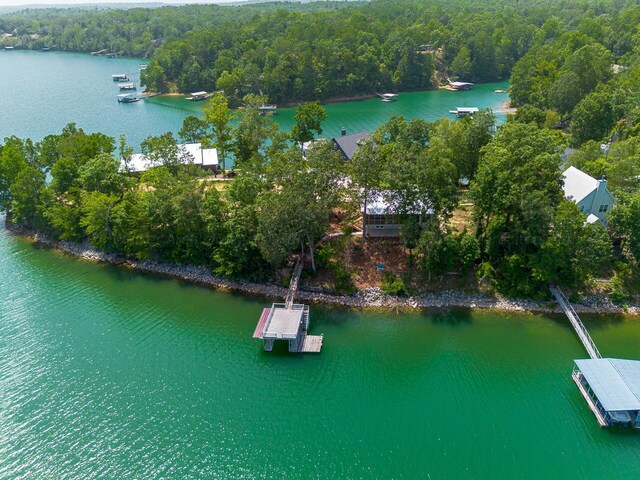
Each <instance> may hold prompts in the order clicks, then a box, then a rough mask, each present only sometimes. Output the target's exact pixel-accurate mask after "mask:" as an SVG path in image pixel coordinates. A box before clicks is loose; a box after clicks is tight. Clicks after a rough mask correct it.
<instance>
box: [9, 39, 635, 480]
mask: <svg viewBox="0 0 640 480" xmlns="http://www.w3.org/2000/svg"><path fill="white" fill-rule="evenodd" d="M139 63H140V61H139V60H137V59H126V58H120V59H106V58H96V57H90V56H88V55H81V54H66V53H56V52H52V53H40V52H21V51H14V52H3V51H0V72H2V74H1V75H0V111H1V112H2V116H1V117H0V138H2V137H5V136H8V135H13V134H15V135H18V136H21V137H31V138H33V139H35V140H38V139H40V138H42V137H43V136H44V135H46V134H48V133H51V132H58V131H60V129H61V128H62V127H63V126H64V125H65V124H67V123H69V122H76V123H77V124H78V125H79V126H81V127H82V128H84V129H86V130H87V131H102V132H105V133H107V134H109V135H114V136H116V135H118V134H120V133H125V134H126V135H127V136H128V139H129V142H130V143H131V144H133V145H136V146H137V144H138V143H139V142H140V141H141V140H142V139H144V138H145V137H146V136H148V135H152V134H159V133H162V132H165V131H169V130H171V131H174V132H175V131H177V130H178V129H179V127H180V124H181V122H182V119H183V118H184V117H185V116H187V115H189V114H198V113H199V112H200V111H201V108H202V106H203V104H202V103H192V102H187V101H185V100H183V99H180V98H156V99H153V100H151V101H147V102H139V103H137V104H132V105H121V104H118V103H117V102H116V98H115V96H116V94H117V93H118V92H117V89H116V86H115V85H114V83H113V82H112V81H111V74H113V73H129V74H130V76H131V78H132V80H137V70H138V64H139ZM506 85H507V84H506V83H499V84H492V85H478V86H477V87H476V89H475V90H473V91H471V92H464V93H455V92H448V91H430V92H419V93H403V94H401V95H400V97H399V100H398V101H397V102H395V103H391V104H385V103H382V102H380V101H379V100H377V99H373V100H366V101H360V102H348V103H342V104H331V105H327V106H326V108H327V111H328V114H329V117H328V119H327V121H326V122H325V124H324V130H325V131H324V134H323V135H326V136H327V137H331V136H335V135H338V134H339V132H340V129H341V128H342V127H345V128H347V130H348V131H349V132H356V131H358V130H362V129H367V130H372V129H373V128H375V127H376V126H377V125H379V124H380V123H381V122H384V121H386V120H387V119H388V116H389V115H390V113H401V114H404V115H406V116H407V117H410V118H414V117H420V118H425V119H428V120H433V119H435V118H438V117H441V116H443V115H446V112H447V111H448V110H450V109H452V108H454V107H456V106H478V107H492V108H496V109H497V108H499V107H500V104H501V103H502V102H503V101H504V100H505V98H506V97H505V96H504V95H501V94H496V93H494V90H495V89H498V88H505V87H506ZM293 113H294V110H293V109H279V113H278V115H277V116H276V117H275V119H276V120H277V121H278V122H280V123H281V126H282V127H283V128H286V129H288V128H289V127H290V126H291V123H292V118H293ZM499 119H500V120H503V119H504V116H501V117H499ZM0 221H2V223H3V219H1V218H0ZM267 304H268V300H265V299H256V298H247V297H242V296H239V295H230V294H224V293H220V292H215V291H211V290H208V289H204V288H200V287H195V286H189V285H186V284H183V283H180V282H176V281H170V280H161V279H157V278H153V277H150V276H144V275H140V274H137V273H133V272H130V271H126V270H123V269H119V268H115V267H109V266H104V265H96V264H92V263H87V262H82V261H77V260H74V259H70V258H68V257H65V256H63V255H61V254H58V253H56V252H53V251H50V250H46V249H40V248H37V247H34V246H32V245H31V244H29V243H27V242H25V241H23V240H20V239H17V238H15V237H12V236H10V235H9V234H8V233H7V232H6V230H4V229H0V478H2V479H14V478H15V479H55V480H62V479H79V478H105V479H124V478H126V479H155V478H158V479H159V478H165V479H189V478H192V479H201V478H232V479H236V478H245V479H254V478H278V479H280V478H301V479H308V478H326V479H334V478H419V479H496V478H505V479H506V478H508V479H530V478H545V479H556V478H557V479H565V478H581V479H604V478H606V479H634V480H636V479H638V478H639V477H640V435H638V434H636V433H633V432H629V431H622V430H602V429H600V428H599V427H598V426H597V423H596V421H595V419H594V417H593V415H592V414H591V412H590V411H589V409H588V408H587V406H586V404H585V402H584V401H583V399H582V397H581V396H580V394H579V393H578V390H577V388H576V387H575V385H574V384H573V383H572V381H571V379H570V373H571V369H572V360H573V359H574V358H583V357H585V352H584V351H583V349H582V346H581V344H580V343H579V341H578V340H577V338H576V336H575V334H574V333H573V331H572V330H571V329H570V327H569V325H568V322H567V321H566V320H565V319H564V318H563V317H554V318H549V317H545V316H539V315H516V314H497V313H486V312H483V313H478V312H470V311H455V312H447V313H443V312H416V313H411V314H401V315H398V314H393V313H388V312H360V311H347V310H340V309H336V308H329V307H320V306H313V307H312V314H311V319H312V333H324V334H325V341H324V348H323V351H322V353H321V354H320V355H306V356H301V355H290V354H288V353H287V352H286V351H285V350H284V349H276V351H274V352H271V353H265V352H263V351H262V349H261V344H260V342H258V341H256V340H254V339H253V338H251V335H252V333H253V329H254V326H255V323H256V321H257V319H258V317H259V314H260V312H261V309H262V307H263V306H265V305H267ZM586 324H587V327H588V328H589V330H590V331H591V332H592V334H593V338H594V340H595V341H596V343H597V344H598V346H599V348H600V350H601V351H602V352H603V353H604V354H605V355H607V356H617V357H624V358H640V320H639V319H636V318H627V319H622V318H616V317H606V318H605V317H598V318H587V319H586Z"/></svg>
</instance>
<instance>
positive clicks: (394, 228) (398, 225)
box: [362, 190, 433, 237]
mask: <svg viewBox="0 0 640 480" xmlns="http://www.w3.org/2000/svg"><path fill="white" fill-rule="evenodd" d="M432 215H433V208H432V206H431V205H430V204H425V203H424V202H420V201H417V202H415V203H414V204H413V205H411V207H410V208H408V209H407V208H404V209H403V208H401V207H400V201H399V199H398V195H396V194H394V192H391V191H388V190H386V191H381V192H371V193H370V195H369V198H367V203H366V205H364V204H363V205H362V226H363V234H364V235H365V236H367V237H399V236H400V232H401V229H402V224H403V222H404V221H406V220H407V219H409V217H414V218H415V220H416V221H417V222H418V224H419V225H421V226H422V225H423V224H424V222H425V221H426V220H427V219H428V218H429V217H431V216H432Z"/></svg>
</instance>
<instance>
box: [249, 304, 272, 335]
mask: <svg viewBox="0 0 640 480" xmlns="http://www.w3.org/2000/svg"><path fill="white" fill-rule="evenodd" d="M270 312H271V309H270V308H263V309H262V315H260V320H258V324H257V325H256V329H255V331H254V332H253V338H262V332H263V330H264V324H265V323H266V322H267V318H269V313H270Z"/></svg>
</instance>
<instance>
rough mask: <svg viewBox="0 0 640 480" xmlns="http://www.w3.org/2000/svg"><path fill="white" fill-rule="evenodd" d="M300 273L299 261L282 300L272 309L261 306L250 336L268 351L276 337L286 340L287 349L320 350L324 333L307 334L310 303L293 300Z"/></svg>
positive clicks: (300, 262)
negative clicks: (261, 342)
mask: <svg viewBox="0 0 640 480" xmlns="http://www.w3.org/2000/svg"><path fill="white" fill-rule="evenodd" d="M301 274H302V260H301V261H299V262H298V264H297V265H296V266H295V268H294V270H293V275H292V276H291V283H290V284H289V291H288V292H287V298H286V300H285V303H274V304H273V305H271V308H263V309H262V313H261V314H260V319H259V320H258V324H257V325H256V328H255V330H254V332H253V338H259V339H261V340H262V341H263V342H264V349H265V351H267V352H270V351H271V350H272V349H273V344H274V342H275V341H276V340H284V341H287V342H288V343H289V351H290V352H298V353H320V350H322V340H323V336H322V335H308V334H307V330H308V329H309V306H308V305H303V304H296V303H293V301H294V299H295V296H296V292H297V291H298V284H299V282H300V275H301Z"/></svg>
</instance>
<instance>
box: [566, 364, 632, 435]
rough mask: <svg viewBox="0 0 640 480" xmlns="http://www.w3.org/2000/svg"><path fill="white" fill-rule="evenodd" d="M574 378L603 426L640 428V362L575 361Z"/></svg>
mask: <svg viewBox="0 0 640 480" xmlns="http://www.w3.org/2000/svg"><path fill="white" fill-rule="evenodd" d="M571 377H572V378H573V381H574V382H575V383H576V385H578V388H579V389H580V393H582V396H583V397H584V399H585V400H586V401H587V403H588V404H589V408H591V411H592V412H593V413H594V415H595V416H596V418H597V420H598V423H599V424H600V426H601V427H614V426H620V427H633V428H640V361H638V360H623V359H619V358H595V359H593V358H592V359H586V360H575V368H574V369H573V374H572V375H571Z"/></svg>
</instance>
